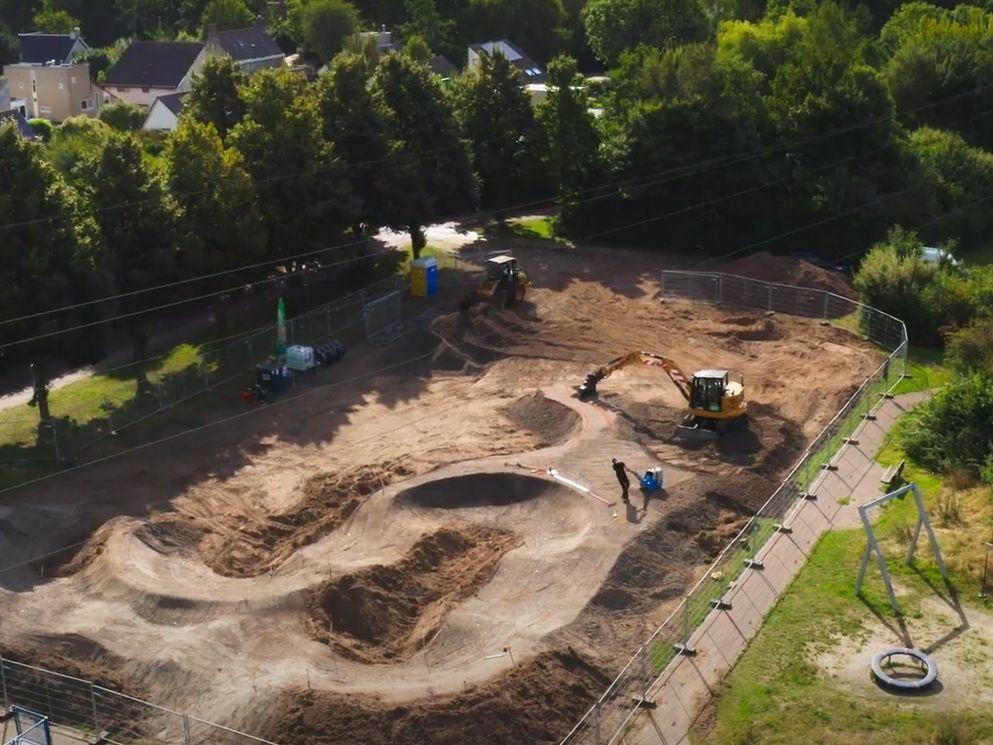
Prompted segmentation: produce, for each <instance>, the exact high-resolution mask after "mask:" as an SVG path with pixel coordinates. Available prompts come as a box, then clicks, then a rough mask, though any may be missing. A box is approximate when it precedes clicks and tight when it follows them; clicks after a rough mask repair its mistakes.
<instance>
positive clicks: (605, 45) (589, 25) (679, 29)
mask: <svg viewBox="0 0 993 745" xmlns="http://www.w3.org/2000/svg"><path fill="white" fill-rule="evenodd" d="M583 23H584V25H585V27H586V36H587V38H588V39H589V44H590V48H591V49H592V50H593V52H594V54H596V56H597V57H598V58H599V59H600V60H601V61H602V62H604V63H605V64H607V65H613V64H615V63H616V62H617V61H618V59H620V55H621V53H622V52H623V51H625V50H626V49H632V48H634V47H636V46H638V45H640V44H645V45H648V46H655V47H673V46H678V45H679V44H684V43H686V42H693V41H701V40H703V38H704V36H705V35H706V33H707V22H706V18H705V16H704V13H703V9H702V7H701V5H700V3H699V1H698V0H589V2H588V3H587V4H586V7H585V8H584V9H583Z"/></svg>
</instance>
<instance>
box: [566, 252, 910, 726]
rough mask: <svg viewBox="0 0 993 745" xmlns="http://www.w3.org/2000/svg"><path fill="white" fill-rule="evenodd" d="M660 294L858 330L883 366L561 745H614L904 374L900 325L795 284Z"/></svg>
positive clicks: (703, 281)
mask: <svg viewBox="0 0 993 745" xmlns="http://www.w3.org/2000/svg"><path fill="white" fill-rule="evenodd" d="M660 282H661V294H662V296H663V297H669V298H681V299H685V300H690V301H694V302H706V303H714V302H719V303H721V304H723V305H727V306H732V307H739V308H749V309H753V310H760V311H773V312H776V313H782V314H784V315H796V316H803V317H808V318H822V319H825V320H828V321H830V322H831V323H832V324H834V325H836V326H838V327H840V328H843V329H846V330H848V331H851V332H853V333H857V334H861V335H862V336H864V337H865V338H867V339H869V340H871V341H873V342H874V343H876V344H878V345H879V346H881V347H883V348H884V349H886V350H887V351H888V353H889V354H888V356H887V357H886V359H885V360H884V361H883V363H882V364H881V365H880V366H879V367H878V368H877V369H876V370H875V371H873V373H872V374H871V375H870V376H869V377H868V378H867V379H866V380H865V381H864V382H863V383H862V385H861V386H860V387H859V388H858V390H857V391H856V392H855V394H854V395H853V396H852V397H851V398H850V399H849V400H848V401H846V402H845V404H844V405H843V406H842V407H841V409H840V410H839V411H838V413H837V414H836V415H835V416H834V417H833V418H832V420H831V421H830V422H829V423H828V424H827V426H825V428H824V429H823V430H822V431H821V432H820V434H818V435H817V437H815V438H814V440H813V441H812V442H811V443H810V445H809V446H808V447H807V449H806V450H805V451H804V454H803V455H802V457H801V458H800V459H799V461H798V462H797V464H796V465H795V466H794V467H793V469H792V470H791V471H790V472H789V474H788V475H787V476H786V478H785V479H784V480H783V482H782V483H781V484H780V485H779V487H778V488H777V489H776V490H775V491H774V492H773V493H772V494H771V495H770V496H769V498H768V499H767V500H766V502H765V503H764V504H763V505H762V507H761V508H760V509H759V510H758V511H757V512H756V514H755V515H754V516H753V517H752V518H751V519H750V520H749V521H748V523H747V524H746V525H745V527H744V528H742V530H741V531H740V532H739V533H738V535H736V536H735V537H734V538H733V539H732V540H731V541H730V542H729V543H728V544H727V545H726V546H725V547H724V549H723V550H722V551H721V552H720V554H719V555H718V556H717V558H716V559H715V560H714V561H713V562H712V564H711V565H710V566H709V567H708V568H707V569H706V571H705V572H704V573H703V575H702V577H701V578H700V580H699V581H698V582H697V583H696V584H695V585H694V586H693V587H692V588H691V589H690V590H689V591H688V592H687V593H686V595H685V596H684V598H683V600H682V602H681V603H680V605H679V606H678V607H677V608H676V609H675V610H674V611H673V612H672V614H671V615H670V616H669V617H668V618H667V619H666V620H665V621H664V622H663V623H662V624H661V625H660V626H659V627H658V628H657V629H656V630H655V632H654V633H653V634H652V635H651V637H649V639H648V641H647V642H646V643H645V644H644V645H642V647H641V648H640V649H639V650H638V651H637V652H636V653H635V654H634V656H633V657H632V658H631V659H630V660H629V662H628V663H627V665H625V666H624V668H623V669H622V670H621V672H620V673H619V674H618V675H617V677H616V678H615V679H614V681H613V682H612V683H611V684H610V686H609V687H608V688H607V690H606V691H605V692H604V693H603V695H602V696H601V697H600V698H599V699H598V700H597V701H596V702H595V703H594V705H593V706H592V707H591V708H590V709H589V711H587V713H586V714H585V715H584V716H583V718H582V719H581V720H580V721H579V723H578V724H577V725H576V726H575V728H574V729H573V730H572V731H571V732H570V733H569V734H568V735H567V736H566V738H565V739H564V740H563V741H562V742H563V745H565V744H566V743H568V744H569V745H580V744H581V743H592V744H593V745H613V744H614V743H618V742H620V741H621V740H622V738H623V735H624V733H625V732H626V731H627V728H628V727H629V726H630V724H631V723H632V721H633V719H634V717H635V716H636V715H637V713H638V711H639V710H640V709H639V701H641V700H643V699H647V698H648V693H647V692H649V691H651V690H653V689H656V688H657V686H658V685H659V683H660V681H663V680H664V679H665V678H666V676H667V672H668V671H669V670H671V669H672V664H671V663H672V662H673V660H674V659H675V658H676V656H677V654H678V653H679V651H678V650H679V649H681V648H684V647H687V646H691V645H692V641H693V635H694V632H695V631H696V630H697V629H698V628H699V627H700V626H701V625H702V623H703V622H704V620H705V619H706V618H707V617H708V615H709V614H710V613H711V612H712V611H713V609H714V607H715V606H716V605H717V604H719V603H720V602H721V600H722V598H724V596H725V594H726V593H727V592H728V591H729V589H730V588H731V587H732V586H734V585H735V583H736V582H737V580H738V579H739V578H740V577H741V576H742V574H743V572H744V571H745V570H746V569H747V568H748V566H749V565H750V564H751V563H752V562H755V561H758V558H759V554H760V551H761V550H762V548H763V547H764V546H765V544H766V543H767V541H768V540H769V538H770V537H772V535H773V534H774V533H775V532H776V524H777V523H787V522H789V516H790V515H791V514H792V513H793V512H795V511H796V509H797V507H798V506H799V505H800V504H801V503H802V501H803V499H804V497H805V495H806V494H807V493H808V492H809V491H810V489H811V487H812V486H813V485H814V484H815V483H816V482H817V479H818V478H819V476H820V474H821V473H822V470H823V468H824V467H825V465H826V464H828V463H829V462H830V461H831V459H832V458H833V457H834V456H835V454H836V453H837V452H838V451H839V450H840V448H841V447H842V445H843V443H844V440H845V438H847V437H849V436H850V435H851V434H852V433H853V432H854V431H855V429H856V428H857V427H858V426H859V424H860V423H861V422H862V421H863V420H864V419H865V418H866V417H867V416H868V415H869V414H870V413H871V411H872V409H873V408H874V407H875V406H877V405H878V404H879V403H880V401H881V400H882V398H883V396H884V395H885V394H886V393H887V392H888V391H889V390H891V389H892V388H893V386H894V385H896V383H897V382H899V380H900V379H901V377H902V376H903V374H904V373H905V372H906V362H907V330H906V327H905V326H904V324H903V322H902V321H900V320H899V319H897V318H894V317H893V316H890V315H889V314H887V313H883V312H882V311H879V310H877V309H875V308H870V307H868V306H865V305H862V304H861V303H858V302H856V301H854V300H850V299H848V298H844V297H841V296H840V295H836V294H834V293H831V292H827V291H825V290H820V289H816V288H809V287H795V286H792V285H783V284H777V283H771V282H763V281H761V280H755V279H749V278H747V277H739V276H735V275H728V274H712V273H701V272H682V271H672V270H664V271H662V272H661V275H660Z"/></svg>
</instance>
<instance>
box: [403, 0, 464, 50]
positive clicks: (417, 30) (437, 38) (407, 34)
mask: <svg viewBox="0 0 993 745" xmlns="http://www.w3.org/2000/svg"><path fill="white" fill-rule="evenodd" d="M404 10H405V11H406V14H407V17H408V18H409V19H410V20H408V21H407V22H406V23H402V24H400V26H399V27H398V29H397V30H398V31H399V33H400V36H401V37H402V38H403V39H404V40H405V41H404V46H405V48H406V46H409V44H410V42H411V40H412V38H413V37H415V36H416V37H420V38H421V39H423V40H424V42H425V43H426V44H427V46H428V48H429V49H439V50H440V49H446V48H447V47H449V46H450V45H451V43H452V39H453V38H454V36H455V20H454V19H447V20H446V19H444V18H443V17H442V15H441V13H439V12H438V5H437V3H436V2H435V0H405V2H404Z"/></svg>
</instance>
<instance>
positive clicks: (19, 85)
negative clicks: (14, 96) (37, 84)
mask: <svg viewBox="0 0 993 745" xmlns="http://www.w3.org/2000/svg"><path fill="white" fill-rule="evenodd" d="M17 90H20V91H23V90H24V81H21V80H18V81H17Z"/></svg>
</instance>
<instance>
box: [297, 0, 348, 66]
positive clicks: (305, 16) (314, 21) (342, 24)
mask: <svg viewBox="0 0 993 745" xmlns="http://www.w3.org/2000/svg"><path fill="white" fill-rule="evenodd" d="M294 16H295V22H296V24H297V26H298V28H299V30H300V39H301V40H302V41H303V44H304V46H305V47H306V48H307V49H308V50H309V51H311V52H313V53H315V54H317V55H318V57H319V58H320V59H321V60H322V61H324V62H327V61H329V60H330V59H331V58H332V57H334V56H335V55H336V54H337V53H338V52H340V51H341V50H342V48H343V46H344V44H345V39H347V38H348V37H350V36H351V35H352V34H354V33H355V31H356V30H357V29H358V26H359V12H358V11H357V10H356V9H355V6H354V5H352V4H351V3H350V2H348V0H300V3H299V5H298V7H297V8H296V10H295V12H294Z"/></svg>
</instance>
